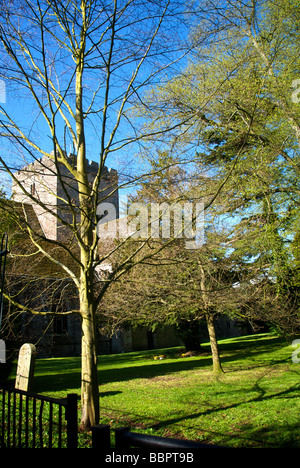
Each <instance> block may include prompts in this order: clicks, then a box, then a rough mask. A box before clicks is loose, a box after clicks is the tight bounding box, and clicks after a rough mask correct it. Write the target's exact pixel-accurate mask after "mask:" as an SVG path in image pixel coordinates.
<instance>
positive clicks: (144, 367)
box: [33, 337, 286, 393]
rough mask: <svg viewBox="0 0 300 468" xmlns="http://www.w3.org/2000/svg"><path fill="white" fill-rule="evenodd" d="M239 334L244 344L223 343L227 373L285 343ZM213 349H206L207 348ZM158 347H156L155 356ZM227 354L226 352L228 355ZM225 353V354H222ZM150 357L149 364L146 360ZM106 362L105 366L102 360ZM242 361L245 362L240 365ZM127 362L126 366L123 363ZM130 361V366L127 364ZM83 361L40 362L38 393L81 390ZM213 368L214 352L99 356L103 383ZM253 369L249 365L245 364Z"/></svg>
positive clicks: (47, 360)
mask: <svg viewBox="0 0 300 468" xmlns="http://www.w3.org/2000/svg"><path fill="white" fill-rule="evenodd" d="M243 338H244V337H239V338H237V340H239V341H240V340H242V343H241V344H240V343H235V344H233V343H222V344H221V345H220V351H221V362H222V364H223V365H224V369H225V372H231V371H232V370H233V371H234V370H236V369H231V368H230V365H229V367H228V368H227V369H226V364H230V363H231V362H232V361H236V362H237V364H238V367H239V370H240V369H243V359H249V358H251V357H255V356H256V355H259V354H262V353H263V354H267V353H268V352H274V345H275V344H276V346H277V344H278V347H280V346H282V344H283V342H282V339H277V338H272V339H270V337H267V338H266V339H264V338H260V339H258V340H257V339H256V338H255V337H254V338H250V339H249V337H245V338H244V340H243ZM208 349H209V348H207V347H206V348H205V349H204V351H207V350H208ZM157 352H158V350H153V351H152V353H153V356H154V355H155V354H156V353H157ZM224 354H225V355H224ZM222 355H223V356H222ZM145 359H147V361H146V362H147V364H146V362H145ZM285 360H286V359H280V357H279V356H278V359H276V358H274V357H273V358H272V359H270V360H269V361H266V360H263V362H255V360H253V366H252V367H251V368H253V367H261V366H264V365H272V364H278V363H280V362H283V361H285ZM102 361H103V363H102V365H101V362H102ZM239 362H240V363H241V364H240V365H239ZM123 363H124V367H122V364H123ZM126 363H130V365H128V366H126ZM113 364H115V365H116V367H112V368H107V366H108V365H113ZM80 365H81V360H80V358H79V357H77V358H74V357H72V358H57V359H41V360H37V362H36V370H37V372H36V374H35V377H34V388H33V391H35V392H40V393H42V392H44V393H46V392H59V391H64V390H68V392H72V391H75V392H78V391H80V385H81V383H80V378H81V377H80V375H81V369H80ZM205 367H206V368H208V369H209V368H210V367H211V368H212V359H211V355H210V354H209V355H199V357H197V358H196V357H190V358H182V357H180V358H177V359H175V358H169V359H165V360H162V361H153V363H151V364H149V352H147V353H143V352H140V353H128V354H120V355H107V356H99V372H98V375H99V384H100V385H101V384H106V383H113V382H121V381H128V380H134V379H149V378H154V377H158V376H163V375H168V374H172V373H176V372H182V371H189V370H197V369H201V368H205ZM245 368H247V369H249V366H247V367H245Z"/></svg>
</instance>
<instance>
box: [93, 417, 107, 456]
mask: <svg viewBox="0 0 300 468" xmlns="http://www.w3.org/2000/svg"><path fill="white" fill-rule="evenodd" d="M92 448H97V449H99V450H103V451H104V450H107V449H110V448H111V443H110V426H109V425H108V424H98V425H97V426H93V427H92Z"/></svg>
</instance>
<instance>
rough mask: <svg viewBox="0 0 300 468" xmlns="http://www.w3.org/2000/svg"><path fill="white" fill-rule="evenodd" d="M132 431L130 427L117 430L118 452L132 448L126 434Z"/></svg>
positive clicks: (116, 442)
mask: <svg viewBox="0 0 300 468" xmlns="http://www.w3.org/2000/svg"><path fill="white" fill-rule="evenodd" d="M129 431H130V427H120V428H119V429H115V438H116V439H115V444H116V449H117V450H123V449H126V448H129V447H130V444H129V443H128V441H127V440H126V433H128V432H129Z"/></svg>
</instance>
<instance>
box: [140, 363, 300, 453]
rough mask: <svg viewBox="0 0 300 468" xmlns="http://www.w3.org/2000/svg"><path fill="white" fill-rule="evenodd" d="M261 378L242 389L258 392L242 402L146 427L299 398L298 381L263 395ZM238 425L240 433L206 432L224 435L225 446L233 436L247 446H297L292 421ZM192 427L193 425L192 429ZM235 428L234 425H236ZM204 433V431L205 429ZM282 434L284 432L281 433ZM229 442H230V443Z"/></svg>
mask: <svg viewBox="0 0 300 468" xmlns="http://www.w3.org/2000/svg"><path fill="white" fill-rule="evenodd" d="M296 374H298V375H299V372H296ZM261 378H262V377H260V378H259V379H257V381H256V382H254V384H253V387H252V389H249V388H247V389H245V390H244V392H245V393H248V392H249V391H250V392H251V391H253V390H255V391H257V392H258V395H257V396H255V397H253V398H250V399H248V400H245V401H240V402H237V403H232V404H230V405H227V406H224V405H221V406H216V407H214V408H209V409H206V410H203V411H199V412H197V413H193V414H190V415H182V416H180V417H176V418H172V419H167V420H164V421H160V422H158V423H156V424H151V425H150V426H148V427H147V428H148V429H149V428H151V429H152V430H155V431H157V430H160V429H164V428H168V426H172V425H174V424H175V425H176V424H179V423H181V422H183V421H192V420H194V419H197V418H199V417H202V416H210V415H217V414H218V413H219V412H221V413H222V414H224V412H226V411H227V410H228V411H229V410H231V409H234V408H238V407H240V406H242V405H245V404H246V405H248V404H251V403H252V404H253V403H259V402H267V401H271V400H272V399H274V398H275V399H283V400H287V399H288V400H292V399H295V398H297V400H298V398H299V389H300V382H299V383H296V384H294V385H291V386H290V387H289V388H287V389H285V390H282V391H278V392H276V393H272V394H271V395H266V391H265V390H264V389H263V388H262V387H261V386H260V385H259V381H260V379H261ZM237 426H239V432H235V433H234V434H233V433H232V431H231V429H230V428H228V433H227V434H226V433H224V432H222V433H218V432H217V431H214V430H211V431H207V434H210V435H211V437H213V435H217V436H218V438H220V436H221V437H222V438H223V441H222V444H224V445H226V441H227V443H228V442H229V441H230V440H232V439H236V440H237V441H238V443H237V445H239V446H243V447H246V446H247V445H248V446H253V445H256V446H257V447H265V448H268V447H270V448H271V447H273V448H274V447H282V448H284V447H286V448H292V447H298V448H299V447H300V438H299V423H298V422H297V423H293V424H286V425H280V424H277V425H276V424H274V423H272V424H270V425H266V424H263V426H262V427H256V426H255V422H253V423H251V422H247V423H245V422H242V421H241V422H240V423H238V424H237ZM193 429H194V430H195V428H193ZM235 429H237V427H236V428H235ZM199 431H200V432H201V433H202V434H203V430H202V429H201V428H199ZM204 432H206V431H205V430H204ZM283 433H284V435H282V434H283ZM230 445H232V444H230Z"/></svg>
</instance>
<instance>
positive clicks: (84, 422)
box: [80, 293, 99, 430]
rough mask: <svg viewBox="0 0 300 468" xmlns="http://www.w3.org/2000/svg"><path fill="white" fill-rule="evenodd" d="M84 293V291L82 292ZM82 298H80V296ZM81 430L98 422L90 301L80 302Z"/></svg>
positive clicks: (93, 316)
mask: <svg viewBox="0 0 300 468" xmlns="http://www.w3.org/2000/svg"><path fill="white" fill-rule="evenodd" d="M83 295H86V293H83ZM81 299H82V298H81ZM81 306H82V307H84V310H83V311H82V313H81V320H82V340H81V361H82V362H81V426H80V428H81V430H89V429H90V428H91V427H92V426H94V425H96V424H98V422H99V388H98V375H97V339H96V326H95V324H96V317H95V311H94V307H93V304H92V303H89V304H88V303H86V306H84V304H81Z"/></svg>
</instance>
